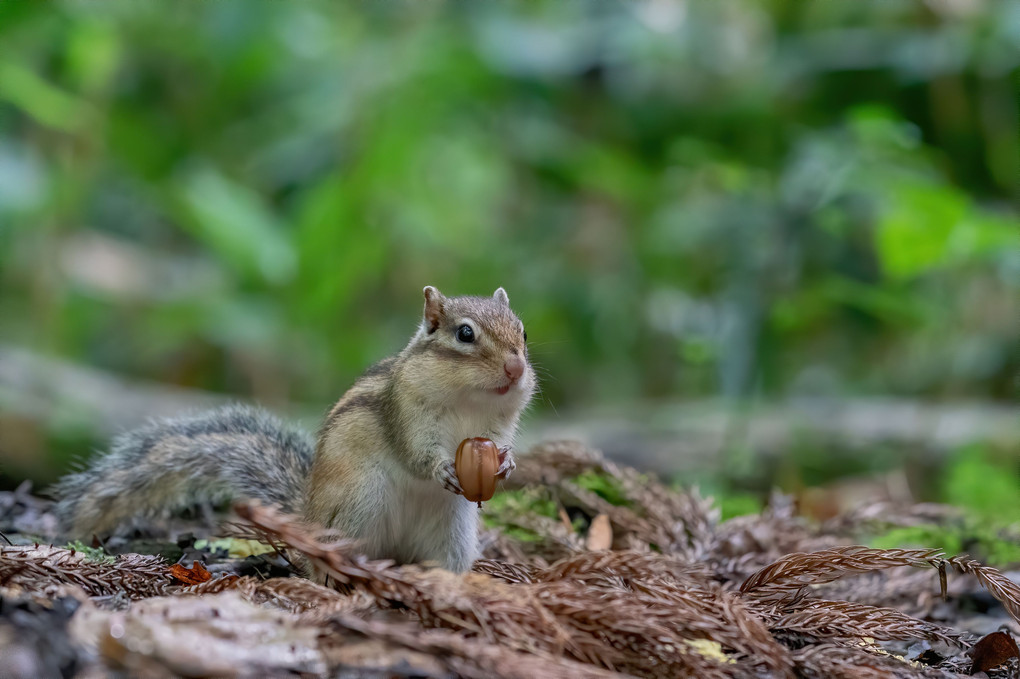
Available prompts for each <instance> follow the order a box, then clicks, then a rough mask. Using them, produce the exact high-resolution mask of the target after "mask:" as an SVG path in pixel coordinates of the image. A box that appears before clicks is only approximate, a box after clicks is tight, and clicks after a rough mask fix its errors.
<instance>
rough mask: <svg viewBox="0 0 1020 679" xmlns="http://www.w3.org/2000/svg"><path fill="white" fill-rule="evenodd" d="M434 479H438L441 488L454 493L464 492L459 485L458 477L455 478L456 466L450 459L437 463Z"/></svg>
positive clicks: (460, 493) (461, 493)
mask: <svg viewBox="0 0 1020 679" xmlns="http://www.w3.org/2000/svg"><path fill="white" fill-rule="evenodd" d="M436 481H439V483H440V484H442V486H443V488H445V489H446V490H448V491H450V492H451V493H453V494H454V495H463V494H464V489H463V488H461V485H460V479H458V478H457V468H456V467H455V466H454V464H453V462H452V461H450V460H446V461H444V462H443V463H442V464H441V465H439V467H438V468H437V470H436Z"/></svg>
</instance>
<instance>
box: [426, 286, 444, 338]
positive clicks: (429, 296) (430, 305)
mask: <svg viewBox="0 0 1020 679" xmlns="http://www.w3.org/2000/svg"><path fill="white" fill-rule="evenodd" d="M423 292H424V293H425V330H426V332H428V334H430V335H431V334H432V333H434V332H435V331H436V328H438V327H439V321H440V319H442V317H443V307H444V306H445V305H446V298H445V297H443V293H441V292H439V290H437V289H436V288H434V287H432V286H431V285H426V286H425V289H424V290H423Z"/></svg>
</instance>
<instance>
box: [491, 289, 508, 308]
mask: <svg viewBox="0 0 1020 679" xmlns="http://www.w3.org/2000/svg"><path fill="white" fill-rule="evenodd" d="M492 298H493V299H494V300H496V301H497V302H499V303H500V304H502V305H503V306H510V298H509V297H507V294H506V290H504V289H503V288H496V292H494V293H492Z"/></svg>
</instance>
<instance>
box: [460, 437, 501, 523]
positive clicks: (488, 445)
mask: <svg viewBox="0 0 1020 679" xmlns="http://www.w3.org/2000/svg"><path fill="white" fill-rule="evenodd" d="M454 468H455V469H456V470H457V480H458V481H460V487H461V488H463V489H464V497H465V498H467V499H468V500H470V501H471V502H477V503H478V506H479V507H480V506H481V505H482V503H483V502H485V501H486V500H490V499H492V496H493V494H494V493H495V492H496V472H497V471H499V449H498V448H496V444H495V443H493V442H492V441H490V440H489V439H484V438H471V439H464V440H463V441H461V442H460V446H458V447H457V460H456V462H455V463H454Z"/></svg>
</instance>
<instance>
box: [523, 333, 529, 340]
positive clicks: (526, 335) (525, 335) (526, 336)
mask: <svg viewBox="0 0 1020 679" xmlns="http://www.w3.org/2000/svg"><path fill="white" fill-rule="evenodd" d="M523 332H524V341H525V342H527V341H528V331H527V330H524V331H523Z"/></svg>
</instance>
